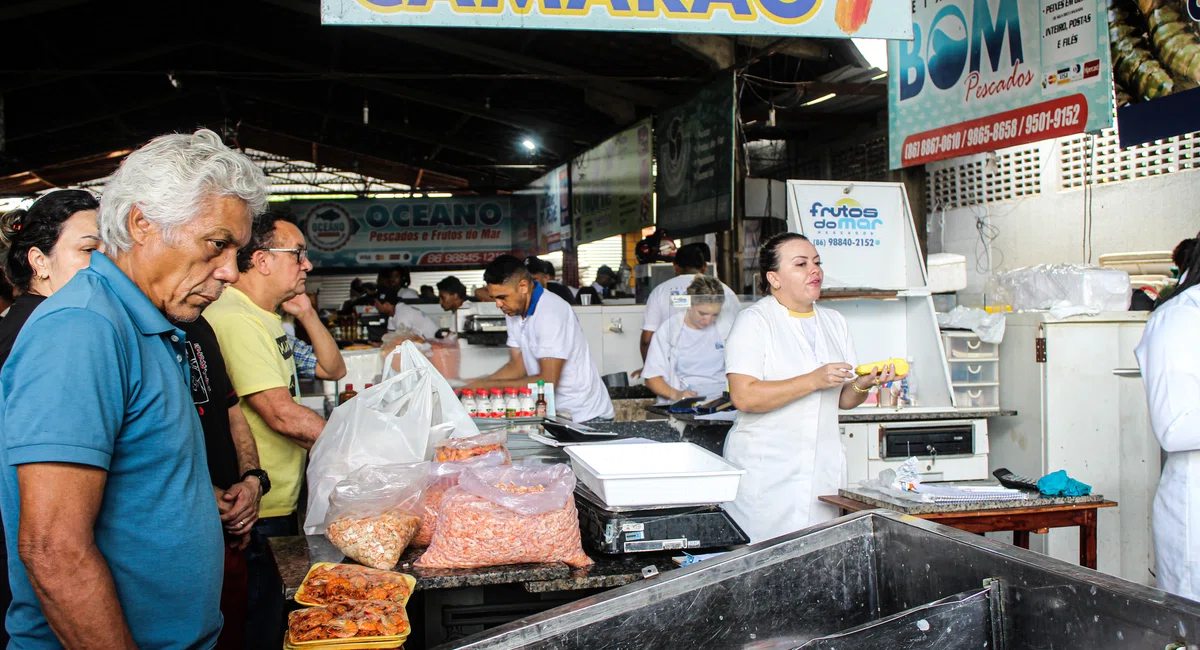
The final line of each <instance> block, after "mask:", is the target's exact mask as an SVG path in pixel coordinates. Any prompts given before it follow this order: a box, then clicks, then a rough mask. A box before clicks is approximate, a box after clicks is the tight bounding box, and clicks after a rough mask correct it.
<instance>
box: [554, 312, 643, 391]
mask: <svg viewBox="0 0 1200 650" xmlns="http://www.w3.org/2000/svg"><path fill="white" fill-rule="evenodd" d="M572 309H574V310H575V315H576V316H578V317H579V325H580V327H582V328H583V335H584V337H585V338H587V342H588V350H589V351H590V352H591V353H592V361H595V362H596V369H597V370H599V371H600V376H601V377H603V376H604V375H611V374H612V373H614V372H633V371H634V370H637V369H638V368H641V367H642V352H641V348H640V347H639V344H640V341H641V337H642V319H643V317H644V316H645V315H646V306H645V305H599V306H587V307H584V306H582V305H576V306H574V307H572ZM629 381H630V383H631V384H634V383H639V380H635V379H633V378H632V377H631V378H630V380H629Z"/></svg>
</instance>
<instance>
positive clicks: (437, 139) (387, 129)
mask: <svg viewBox="0 0 1200 650" xmlns="http://www.w3.org/2000/svg"><path fill="white" fill-rule="evenodd" d="M224 88H225V90H226V91H228V92H230V93H233V94H235V95H241V96H242V97H245V98H247V99H253V100H255V101H260V102H263V103H267V104H274V105H275V106H279V107H282V108H287V109H290V110H294V111H300V112H303V113H309V114H311V115H314V116H316V117H319V118H322V119H327V120H331V121H334V122H340V123H342V124H349V125H351V126H357V127H362V128H364V129H368V130H372V131H378V132H381V133H388V134H391V135H395V136H399V137H402V138H406V139H408V140H415V141H417V142H422V143H424V144H430V145H440V146H443V147H445V148H447V149H450V150H451V151H458V152H460V153H464V154H467V155H469V156H473V157H475V158H482V159H484V160H486V161H488V162H495V161H496V160H497V159H498V158H499V153H500V152H498V151H495V150H488V151H485V150H484V149H483V148H482V147H480V145H479V143H478V142H473V141H471V140H467V139H464V138H455V137H445V136H439V135H437V134H435V133H433V132H431V131H428V130H424V129H416V128H413V127H410V126H405V125H403V124H397V123H394V122H390V121H388V120H386V119H381V118H379V117H371V118H370V120H369V122H368V123H367V124H363V121H362V116H361V115H359V116H357V117H349V116H346V115H344V114H338V113H334V112H333V111H331V110H324V109H322V108H321V107H320V106H317V105H315V104H308V105H304V104H302V103H296V102H292V101H290V100H288V99H284V98H282V97H278V96H275V95H267V94H263V93H259V92H253V91H249V90H243V89H241V88H238V87H236V86H224Z"/></svg>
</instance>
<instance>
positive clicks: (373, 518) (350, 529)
mask: <svg viewBox="0 0 1200 650" xmlns="http://www.w3.org/2000/svg"><path fill="white" fill-rule="evenodd" d="M430 482H431V477H430V468H429V463H405V464H396V465H366V466H363V467H361V468H359V469H357V470H355V471H354V472H351V473H350V475H349V476H347V477H346V478H344V479H342V480H341V481H339V482H338V483H337V484H336V485H335V486H334V487H333V491H332V492H330V494H329V512H328V514H327V515H326V518H325V537H326V539H328V540H329V541H330V542H332V543H333V545H334V546H336V547H337V548H338V550H339V551H341V552H342V553H343V554H344V555H345V556H346V557H348V558H350V559H352V560H354V561H356V562H359V563H360V564H364V565H366V566H369V567H372V568H375V569H383V570H388V569H391V568H393V567H395V566H396V563H397V562H399V561H400V555H401V554H403V553H404V549H406V548H408V545H409V542H411V541H412V538H413V536H414V535H416V534H417V529H418V528H419V527H420V525H421V514H422V511H423V510H424V507H425V503H424V497H425V489H426V488H427V487H428V486H429V483H430Z"/></svg>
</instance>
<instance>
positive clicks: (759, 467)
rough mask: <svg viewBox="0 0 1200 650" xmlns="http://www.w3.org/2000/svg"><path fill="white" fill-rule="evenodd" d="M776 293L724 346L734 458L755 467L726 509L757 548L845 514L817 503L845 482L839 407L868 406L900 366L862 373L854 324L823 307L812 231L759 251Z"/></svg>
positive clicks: (769, 290) (746, 314) (764, 282)
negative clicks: (810, 237)
mask: <svg viewBox="0 0 1200 650" xmlns="http://www.w3.org/2000/svg"><path fill="white" fill-rule="evenodd" d="M758 260H759V270H760V272H761V274H760V283H761V288H762V291H763V293H766V294H769V295H768V297H766V298H763V299H762V300H759V301H758V302H757V303H755V304H754V305H753V306H752V307H750V308H749V309H745V310H743V311H742V312H741V313H740V314H738V318H737V322H735V323H734V326H733V331H732V332H731V333H730V335H729V340H728V341H727V342H726V344H725V369H726V372H727V373H728V374H727V377H728V379H729V394H730V397H731V398H732V400H733V404H734V406H735V407H737V410H738V415H737V420H736V422H735V423H734V426H733V429H731V430H730V432H729V437H728V438H727V439H726V442H725V457H726V458H727V459H729V460H730V461H732V462H734V463H736V464H738V465H740V466H741V467H743V468H745V469H746V470H747V472H746V474H745V475H744V476H743V477H742V483H741V486H740V487H739V488H738V495H737V499H736V500H735V501H733V502H732V503H731V504H727V506H726V509H727V510H728V511H729V513H730V514H731V515H733V518H734V520H736V521H737V522H738V524H739V525H740V526H741V527H742V529H743V530H745V531H746V534H747V535H749V536H750V539H751V541H752V542H759V541H762V540H765V539H771V538H773V537H778V536H780V535H784V534H787V533H790V532H793V531H796V530H800V529H802V528H806V527H808V526H812V525H815V524H819V523H822V522H825V521H828V520H830V519H833V518H835V517H837V515H838V510H837V508H834V507H832V506H829V505H826V504H822V503H820V502H818V501H817V497H819V496H821V495H824V494H837V490H838V488H841V487H844V486H845V481H846V478H845V477H846V469H845V466H846V459H845V453H844V450H843V448H842V442H841V438H840V436H839V433H838V410H839V409H850V408H854V407H856V406H858V405H860V404H862V403H863V401H864V400H866V398H867V394H868V393H870V391H871V388H872V386H875V385H878V384H880V383H887V382H890V381H893V380H895V379H896V372H895V367H893V366H888V367H887V368H884V369H883V372H882V374H880V373H879V372H876V373H872V374H871V375H866V376H863V377H857V378H855V377H854V366H855V364H856V363H857V362H856V360H855V355H854V343H853V342H852V341H851V340H850V330H849V329H848V328H847V326H846V319H845V318H844V317H842V315H841V314H839V313H838V312H836V311H833V310H832V309H825V308H823V307H820V306H817V305H816V304H815V303H816V302H817V299H818V298H820V297H821V284H822V282H823V281H824V278H825V274H824V272H823V271H822V270H821V256H820V255H819V254H818V253H817V249H816V248H814V247H813V245H812V244H811V243H810V242H809V241H808V239H807V238H806V237H804V236H803V235H799V234H796V233H783V234H780V235H776V236H775V237H772V238H771V239H770V240H769V241H767V243H765V244H763V246H762V249H761V250H760V252H759V256H758Z"/></svg>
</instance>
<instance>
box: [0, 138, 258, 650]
mask: <svg viewBox="0 0 1200 650" xmlns="http://www.w3.org/2000/svg"><path fill="white" fill-rule="evenodd" d="M268 191H269V190H268V185H267V180H266V178H265V176H264V175H263V172H262V171H261V170H260V169H259V168H258V167H257V166H255V164H254V163H253V162H252V161H251V160H250V159H249V158H246V157H245V156H244V155H242V154H240V153H238V152H236V151H233V150H231V149H229V148H228V147H227V146H225V144H224V143H223V142H222V141H221V138H220V136H218V135H217V134H216V133H213V132H212V131H208V130H200V131H197V132H196V133H194V134H188V135H181V134H180V135H175V134H173V135H166V136H162V137H159V138H155V139H154V140H151V141H150V142H149V143H148V144H146V145H145V146H143V147H141V148H140V149H138V150H137V151H135V152H133V153H131V154H130V155H129V156H127V157H126V158H125V160H124V161H122V163H121V165H120V167H118V169H117V171H116V172H115V173H114V174H113V175H112V176H111V177H110V178H109V179H108V180H107V181H106V183H105V194H104V198H103V200H102V201H101V205H100V210H99V215H98V225H99V233H100V238H101V240H102V242H103V246H104V250H105V253H103V254H102V253H100V252H98V251H93V252H92V253H91V262H90V265H89V266H88V268H86V269H83V270H82V271H79V272H78V273H77V274H76V275H75V277H74V279H72V280H71V281H70V282H68V283H67V284H66V285H65V286H63V287H61V288H58V290H57V291H55V292H54V294H53V295H51V296H50V297H48V298H47V299H46V301H45V302H43V303H42V305H41V306H40V307H38V309H37V310H36V312H35V313H34V314H33V315H32V316H31V317H30V318H29V320H28V322H27V323H26V327H25V328H24V330H23V331H22V333H21V335H20V336H18V337H17V342H16V344H15V345H14V346H13V349H12V354H11V355H10V356H9V358H8V361H7V362H5V364H4V368H3V371H0V441H2V443H0V468H2V469H0V503H2V507H0V511H2V514H3V518H4V527H5V538H6V542H7V544H8V550H9V561H8V570H9V577H10V580H11V583H12V588H13V603H12V606H10V607H9V609H8V617H7V622H6V625H7V628H8V632H9V634H11V635H12V640H11V641H10V642H9V648H56V647H68V648H106V649H113V650H125V649H128V650H133V649H134V648H160V649H180V650H182V649H190V648H211V647H213V645H214V644H215V643H216V640H217V636H218V634H219V632H220V630H221V613H220V595H221V573H222V572H221V566H222V561H223V550H222V546H223V544H222V535H221V521H220V515H219V512H218V509H217V503H216V500H215V499H214V498H213V491H212V485H211V483H210V482H209V478H208V472H207V467H206V466H205V460H204V458H205V449H204V433H203V431H202V430H201V426H200V420H199V418H198V417H197V416H196V409H195V407H194V406H193V404H192V399H191V394H190V391H189V388H188V384H187V378H188V374H189V369H188V363H187V360H186V356H185V355H186V354H187V350H186V335H185V334H184V333H183V331H181V330H180V329H178V328H177V327H175V326H174V325H172V324H171V322H172V321H174V322H186V321H192V320H195V319H196V318H198V317H199V316H200V312H201V311H202V310H203V309H204V308H205V307H206V306H208V305H209V304H210V303H212V302H213V301H214V300H216V299H217V297H218V296H219V295H220V294H221V292H222V289H223V288H224V286H225V285H226V284H228V283H231V282H233V281H234V280H236V279H237V277H238V272H237V265H236V253H237V250H238V248H240V247H241V246H243V245H244V244H245V243H246V241H247V240H248V239H249V238H250V228H251V223H252V220H253V218H254V217H255V215H257V214H259V213H261V212H262V211H263V210H264V209H265V208H266V205H267V194H268ZM62 243H63V244H65V243H66V242H62ZM71 245H72V246H73V244H71ZM65 250H66V249H64V251H65Z"/></svg>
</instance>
